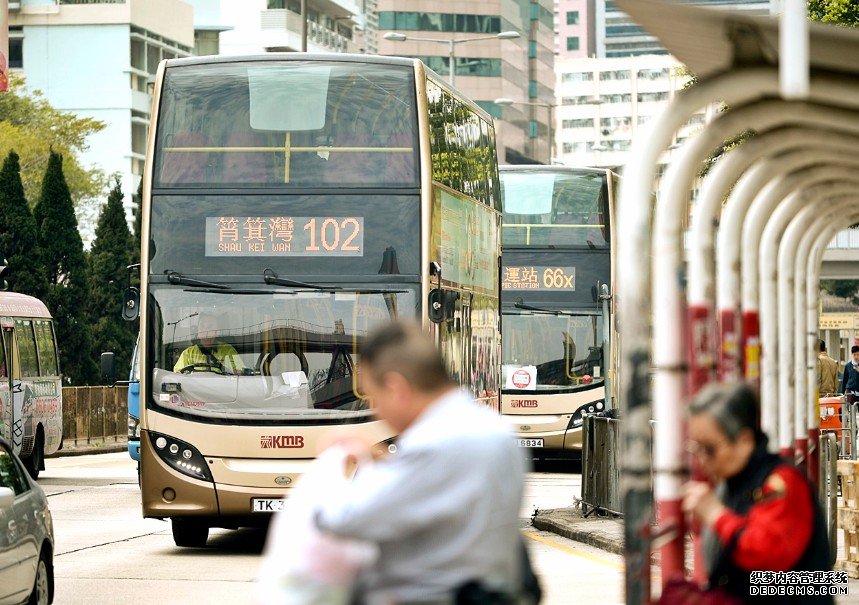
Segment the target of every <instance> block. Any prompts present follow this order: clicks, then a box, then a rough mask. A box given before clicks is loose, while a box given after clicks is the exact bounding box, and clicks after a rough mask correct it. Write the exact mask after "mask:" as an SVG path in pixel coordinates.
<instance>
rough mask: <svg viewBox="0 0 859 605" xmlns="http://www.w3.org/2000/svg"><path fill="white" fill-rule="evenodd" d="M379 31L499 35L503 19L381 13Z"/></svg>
mask: <svg viewBox="0 0 859 605" xmlns="http://www.w3.org/2000/svg"><path fill="white" fill-rule="evenodd" d="M379 29H391V30H399V31H428V32H459V33H479V34H497V33H500V32H501V17H498V16H495V15H461V14H452V13H417V12H401V11H381V12H380V13H379Z"/></svg>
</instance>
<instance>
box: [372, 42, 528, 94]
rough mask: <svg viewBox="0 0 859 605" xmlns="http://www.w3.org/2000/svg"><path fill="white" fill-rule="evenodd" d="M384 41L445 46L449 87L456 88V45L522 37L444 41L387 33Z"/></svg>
mask: <svg viewBox="0 0 859 605" xmlns="http://www.w3.org/2000/svg"><path fill="white" fill-rule="evenodd" d="M382 37H383V38H384V39H385V40H391V41H392V42H405V41H406V40H415V41H416V42H438V43H439V44H447V45H448V51H447V52H448V56H449V57H450V59H449V60H450V85H451V86H456V45H457V44H462V43H463V42H475V41H477V40H493V39H496V38H497V39H498V40H515V39H516V38H521V37H522V36H521V35H520V34H519V32H515V31H509V32H500V33H497V34H495V35H494V36H478V37H476V38H460V39H458V40H453V39H451V40H445V39H443V38H422V37H417V36H407V35H406V34H401V33H399V32H388V33H387V34H385V35H384V36H382Z"/></svg>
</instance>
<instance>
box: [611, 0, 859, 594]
mask: <svg viewBox="0 0 859 605" xmlns="http://www.w3.org/2000/svg"><path fill="white" fill-rule="evenodd" d="M617 4H618V6H619V7H620V8H621V9H623V10H624V11H626V12H627V13H628V14H629V15H630V16H631V17H632V19H633V20H634V21H636V22H637V23H639V24H640V25H642V26H643V27H644V28H645V29H646V30H647V31H649V32H650V33H652V34H654V35H656V36H658V37H659V39H660V41H661V42H662V44H663V46H665V47H666V48H667V49H668V50H669V52H671V53H672V54H673V55H674V56H675V57H677V58H678V60H680V61H681V62H682V63H684V64H686V65H687V66H688V68H689V70H690V71H691V72H692V73H693V74H694V75H695V77H696V83H695V84H694V85H693V86H691V87H689V88H688V89H686V90H684V91H682V92H680V93H679V94H678V95H677V96H676V98H675V99H674V100H673V101H672V103H671V104H670V105H669V106H668V107H667V109H666V110H665V111H664V112H663V113H662V114H660V115H659V116H658V117H656V118H654V119H653V120H652V121H651V122H650V123H648V124H647V127H646V132H645V133H642V134H640V135H639V136H638V139H637V141H636V142H635V145H634V147H633V153H632V158H631V160H630V163H629V164H628V165H627V166H626V169H625V174H624V181H623V184H622V188H621V196H620V202H619V212H618V216H621V217H623V219H622V220H621V221H620V222H619V225H618V241H619V242H620V243H619V247H618V260H619V263H618V266H619V267H623V271H620V272H619V275H618V283H617V284H616V285H615V294H616V298H617V301H616V304H617V312H618V325H619V329H620V335H621V336H620V342H619V346H620V358H621V363H620V368H619V369H620V372H619V374H620V375H619V380H620V407H621V408H622V409H623V412H624V420H623V423H622V427H623V433H622V439H621V443H622V456H621V477H622V479H621V490H622V494H623V502H624V512H625V524H626V530H625V540H626V587H625V588H626V602H627V603H630V604H633V603H634V604H641V603H647V602H649V601H650V600H651V598H652V592H651V589H652V587H651V582H650V578H651V569H650V561H651V559H650V554H651V551H652V550H658V551H659V553H660V565H661V577H662V582H663V583H664V582H665V581H667V580H668V579H669V578H671V577H672V576H677V575H683V573H684V561H685V554H684V547H683V544H684V536H685V534H686V532H687V529H688V528H686V527H685V523H684V518H683V514H682V512H681V510H680V502H681V499H680V487H681V485H682V484H683V482H684V481H685V480H686V479H687V478H688V477H689V474H690V467H691V464H690V458H689V455H688V454H687V453H686V439H685V407H686V405H687V403H688V402H689V400H690V398H691V397H692V396H694V394H695V393H696V392H697V391H698V390H699V389H700V388H701V387H703V386H704V385H705V384H707V383H709V382H712V381H737V380H747V381H749V382H751V383H753V384H755V385H758V386H759V387H760V393H761V399H762V410H761V420H762V428H763V429H764V431H765V432H766V433H767V434H768V436H769V438H770V443H771V445H772V446H773V447H775V448H777V449H778V450H779V451H780V452H781V453H782V454H783V455H785V456H789V457H791V458H793V459H795V460H796V461H797V463H800V462H807V463H808V465H807V466H808V468H809V474H810V476H811V478H812V479H813V480H815V481H820V482H823V483H824V485H826V484H827V482H828V481H831V480H833V478H832V477H831V475H829V474H828V473H824V475H823V476H821V477H818V472H817V469H818V464H819V462H818V454H819V449H818V444H819V442H820V440H819V430H818V425H819V413H818V407H817V406H818V403H817V401H818V400H817V378H816V361H817V355H816V349H815V345H816V342H817V319H818V281H819V279H818V278H819V270H820V264H821V260H822V254H823V251H824V249H825V248H826V246H827V244H828V242H829V241H830V240H831V239H832V238H833V236H834V235H835V233H836V232H837V231H839V230H840V229H843V228H846V227H848V226H849V225H851V224H854V223H857V222H859V199H857V198H859V171H857V168H859V153H857V152H859V77H857V76H859V62H857V61H856V58H857V57H859V31H852V30H850V29H848V28H839V27H836V26H831V25H821V24H814V23H811V24H809V23H808V22H807V19H806V15H805V3H804V2H799V1H796V2H794V0H787V2H786V11H785V15H784V16H783V17H782V18H781V19H775V18H767V17H755V16H750V15H747V14H738V13H735V12H730V11H721V10H712V9H705V8H700V7H695V6H688V5H681V4H675V3H673V2H669V1H667V0H617ZM713 103H720V104H724V108H725V109H724V110H723V111H719V112H717V114H716V117H715V118H714V119H713V120H712V121H711V122H710V123H708V124H706V125H705V126H704V127H703V129H702V130H701V131H700V132H699V133H698V134H697V135H696V136H694V137H691V138H689V139H688V140H686V141H685V142H683V143H682V145H681V146H679V148H676V149H674V153H673V154H672V155H671V161H670V163H669V166H668V169H667V171H666V172H665V175H664V177H663V178H662V179H661V181H660V183H659V188H658V191H657V192H656V201H655V203H654V197H653V188H654V181H655V177H656V174H657V164H658V162H659V161H660V156H662V154H663V153H664V152H666V151H667V150H668V149H669V148H670V147H671V146H672V144H673V143H674V135H675V133H676V132H677V131H678V130H679V129H680V128H681V126H683V125H684V124H685V123H686V122H687V120H689V119H690V117H691V116H692V115H693V114H694V113H696V112H698V111H700V110H701V109H703V108H706V107H708V106H710V105H711V104H713ZM740 135H743V137H742V139H743V140H742V142H741V143H739V144H737V145H734V146H732V147H725V142H726V141H729V140H732V139H735V138H737V137H739V136H740ZM716 155H718V156H719V157H718V160H717V161H715V162H711V158H713V157H715V156H716ZM705 166H707V167H708V168H709V169H708V170H706V171H704V170H702V168H704V167H705ZM704 172H705V173H706V174H705V176H703V177H701V176H700V175H701V174H702V173H704ZM696 184H697V185H698V196H697V199H696V200H695V201H694V202H693V201H692V199H691V194H692V190H693V187H694V186H696ZM651 386H652V388H651ZM651 420H653V429H652V431H653V437H652V444H651ZM651 445H652V454H651ZM651 485H652V487H651ZM830 492H831V493H834V490H830ZM654 509H655V511H654ZM654 513H655V514H654ZM654 518H655V519H656V529H655V530H654V529H653V528H652V525H651V523H652V521H653V520H654ZM693 544H694V545H695V547H694V549H693V550H694V551H695V555H694V559H695V561H694V569H695V572H694V576H695V579H703V577H704V575H705V573H704V569H703V566H702V564H701V557H700V556H699V542H698V540H697V539H695V538H694V536H693Z"/></svg>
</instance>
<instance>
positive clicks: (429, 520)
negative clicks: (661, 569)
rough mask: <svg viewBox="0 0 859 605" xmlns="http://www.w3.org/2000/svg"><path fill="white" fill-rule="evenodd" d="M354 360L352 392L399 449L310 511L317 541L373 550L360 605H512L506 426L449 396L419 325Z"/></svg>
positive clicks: (396, 328)
mask: <svg viewBox="0 0 859 605" xmlns="http://www.w3.org/2000/svg"><path fill="white" fill-rule="evenodd" d="M360 353H361V358H360V373H359V387H360V391H361V393H362V395H364V396H366V397H367V398H368V400H369V401H370V402H371V404H372V405H373V408H374V409H375V411H376V413H377V415H378V417H379V418H380V419H382V420H385V421H386V422H387V423H388V424H389V425H390V426H391V427H392V428H393V429H394V430H395V431H396V432H397V433H399V435H400V436H399V439H398V441H397V451H396V453H395V454H394V455H392V456H391V457H389V458H387V459H384V460H380V461H376V462H374V463H372V464H368V465H365V466H364V467H363V468H362V467H361V466H359V468H358V471H357V473H356V475H355V477H354V479H353V480H352V481H351V483H350V484H349V486H348V488H347V489H345V490H344V491H343V492H342V494H341V495H340V497H338V498H336V499H335V498H332V499H329V500H327V501H325V502H320V503H318V507H317V509H316V513H315V519H316V526H317V527H318V528H319V529H320V530H321V531H323V532H330V533H331V534H333V535H334V536H337V537H340V538H349V539H356V540H363V541H367V542H371V543H374V544H376V545H377V546H378V553H379V555H378V558H377V560H376V562H375V564H374V565H373V566H372V567H371V569H370V570H369V571H368V572H366V573H364V574H363V575H362V577H361V580H360V581H359V588H358V595H357V597H356V598H357V601H356V602H359V603H362V604H365V605H407V604H413V603H414V604H417V603H423V604H433V605H436V604H439V605H441V604H444V605H450V604H454V603H478V602H479V603H487V604H496V603H513V602H514V601H513V599H514V598H516V597H517V596H518V594H519V592H520V591H521V586H522V578H523V575H525V574H524V572H523V569H524V568H527V569H530V568H529V567H528V566H527V564H526V563H525V562H526V561H527V558H524V559H523V555H525V550H524V547H523V544H522V537H521V535H520V533H519V508H520V505H521V504H520V503H521V499H522V490H523V480H524V461H523V457H522V454H521V453H520V451H519V449H518V448H517V447H516V444H515V441H514V440H513V436H512V434H511V433H510V431H509V429H508V427H507V426H506V425H505V424H504V423H503V422H502V421H501V419H500V418H499V416H498V415H497V414H496V413H494V412H492V411H490V410H489V409H486V408H483V407H481V406H479V405H477V404H475V403H474V401H473V398H472V397H471V396H470V395H469V394H467V393H465V392H463V391H462V390H460V389H459V388H458V387H457V385H456V384H455V383H454V382H453V380H452V379H451V378H450V376H449V374H448V372H447V371H446V369H445V366H444V361H443V359H442V357H441V355H440V353H439V351H438V349H437V348H436V347H435V345H434V344H433V343H432V342H431V340H430V339H429V338H428V337H427V336H426V335H425V334H424V333H423V332H422V331H421V330H420V328H419V327H417V326H414V325H410V324H402V323H393V324H390V325H387V326H385V327H383V328H381V329H379V330H378V331H376V332H374V333H372V334H370V335H369V336H368V337H367V339H366V340H365V341H364V343H363V344H362V346H361V348H360ZM354 444H355V440H354V439H353V440H349V439H345V438H344V439H342V440H341V441H340V442H339V444H338V445H340V446H341V447H343V446H346V447H354ZM362 453H363V454H366V452H356V455H357V456H356V457H357V458H358V459H360V458H361V454H362ZM466 593H469V594H470V595H471V596H470V597H466V596H465V594H466ZM475 595H476V596H475ZM469 598H473V599H484V600H468V599H469Z"/></svg>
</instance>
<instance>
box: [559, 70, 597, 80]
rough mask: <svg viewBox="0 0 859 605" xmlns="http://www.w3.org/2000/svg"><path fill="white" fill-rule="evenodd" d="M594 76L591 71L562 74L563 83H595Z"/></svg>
mask: <svg viewBox="0 0 859 605" xmlns="http://www.w3.org/2000/svg"><path fill="white" fill-rule="evenodd" d="M593 81H594V74H593V73H592V72H589V71H579V72H574V73H566V74H561V82H593Z"/></svg>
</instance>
